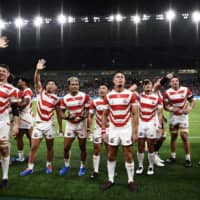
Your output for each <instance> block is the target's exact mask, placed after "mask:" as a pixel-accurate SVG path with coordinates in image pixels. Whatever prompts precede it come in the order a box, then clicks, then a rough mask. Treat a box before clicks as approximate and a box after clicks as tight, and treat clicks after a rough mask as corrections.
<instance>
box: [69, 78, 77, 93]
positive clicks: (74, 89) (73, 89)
mask: <svg viewBox="0 0 200 200" xmlns="http://www.w3.org/2000/svg"><path fill="white" fill-rule="evenodd" d="M69 91H70V93H77V92H78V91H79V81H70V84H69Z"/></svg>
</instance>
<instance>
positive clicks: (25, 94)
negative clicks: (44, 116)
mask: <svg viewBox="0 0 200 200" xmlns="http://www.w3.org/2000/svg"><path fill="white" fill-rule="evenodd" d="M21 98H22V99H28V100H29V104H28V105H27V106H26V107H25V108H24V109H23V110H22V111H21V113H20V114H25V113H29V114H31V115H32V116H33V111H32V109H33V106H32V98H33V92H32V90H31V89H30V88H26V89H25V90H24V91H22V97H21Z"/></svg>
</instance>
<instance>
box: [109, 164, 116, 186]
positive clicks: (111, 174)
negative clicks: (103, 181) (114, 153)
mask: <svg viewBox="0 0 200 200" xmlns="http://www.w3.org/2000/svg"><path fill="white" fill-rule="evenodd" d="M115 167H116V161H109V160H108V161H107V170H108V180H109V181H111V182H112V183H114V175H115Z"/></svg>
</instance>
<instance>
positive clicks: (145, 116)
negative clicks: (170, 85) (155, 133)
mask: <svg viewBox="0 0 200 200" xmlns="http://www.w3.org/2000/svg"><path fill="white" fill-rule="evenodd" d="M158 108H163V101H162V99H161V98H160V97H159V95H158V94H157V93H151V94H149V95H147V94H145V93H144V92H143V93H141V94H140V96H139V117H140V119H141V120H142V121H144V122H149V121H151V120H152V119H154V117H155V116H156V111H157V109H158Z"/></svg>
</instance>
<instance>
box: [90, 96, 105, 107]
mask: <svg viewBox="0 0 200 200" xmlns="http://www.w3.org/2000/svg"><path fill="white" fill-rule="evenodd" d="M91 102H93V103H94V104H95V105H96V104H99V103H101V102H104V99H103V98H101V97H97V98H95V99H92V100H91Z"/></svg>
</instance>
